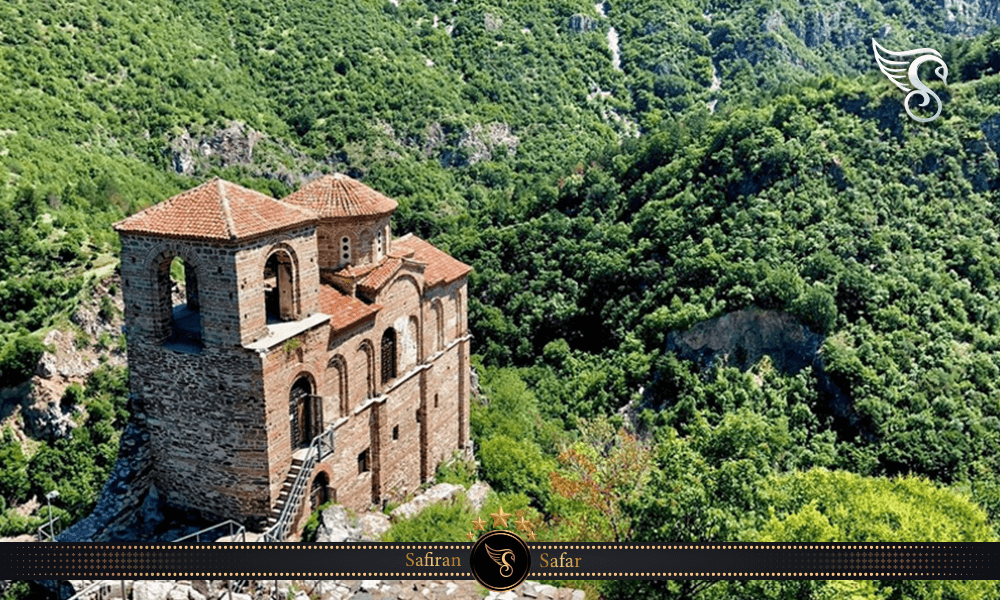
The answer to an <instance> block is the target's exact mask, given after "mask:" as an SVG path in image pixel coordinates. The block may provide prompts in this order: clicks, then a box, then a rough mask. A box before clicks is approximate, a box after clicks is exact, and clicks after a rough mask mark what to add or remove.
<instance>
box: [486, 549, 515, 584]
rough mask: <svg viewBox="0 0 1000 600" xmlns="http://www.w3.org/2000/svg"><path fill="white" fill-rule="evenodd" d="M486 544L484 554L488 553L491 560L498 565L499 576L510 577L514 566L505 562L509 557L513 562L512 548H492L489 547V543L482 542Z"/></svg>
mask: <svg viewBox="0 0 1000 600" xmlns="http://www.w3.org/2000/svg"><path fill="white" fill-rule="evenodd" d="M484 545H485V546H486V554H489V555H490V558H492V559H493V562H495V563H496V564H498V565H500V576H501V577H510V576H511V575H512V574H513V573H514V567H512V566H511V565H510V564H508V563H507V558H508V557H510V562H514V551H513V550H507V549H504V550H494V549H493V548H490V546H489V544H484Z"/></svg>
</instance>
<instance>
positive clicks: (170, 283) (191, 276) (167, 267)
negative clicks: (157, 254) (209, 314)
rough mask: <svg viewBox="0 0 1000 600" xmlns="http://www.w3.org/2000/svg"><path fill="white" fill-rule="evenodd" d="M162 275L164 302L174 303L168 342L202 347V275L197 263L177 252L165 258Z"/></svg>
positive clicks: (165, 340) (196, 347)
mask: <svg viewBox="0 0 1000 600" xmlns="http://www.w3.org/2000/svg"><path fill="white" fill-rule="evenodd" d="M161 269H163V271H164V272H163V273H162V275H163V276H164V277H163V279H165V280H166V281H165V284H166V285H162V286H161V293H162V294H163V295H164V298H162V299H161V300H162V305H164V306H169V307H170V319H169V324H168V331H167V332H166V335H165V336H164V343H165V344H171V345H177V346H179V347H188V348H191V349H200V348H201V346H202V341H201V302H200V301H199V298H198V275H197V273H196V272H195V269H194V267H192V266H191V265H190V264H188V263H185V262H184V259H183V258H181V257H179V256H175V257H174V258H173V259H172V260H169V261H167V260H165V261H163V266H162V267H161Z"/></svg>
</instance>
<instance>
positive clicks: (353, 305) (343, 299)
mask: <svg viewBox="0 0 1000 600" xmlns="http://www.w3.org/2000/svg"><path fill="white" fill-rule="evenodd" d="M319 310H320V312H322V313H325V314H328V315H330V326H331V327H333V329H334V331H342V330H344V329H347V328H348V327H350V326H351V325H354V324H356V323H359V322H361V321H363V320H365V319H366V318H367V317H370V316H372V315H374V314H375V313H377V312H378V311H380V310H382V305H380V304H365V303H364V302H362V301H361V300H358V299H357V298H355V297H353V296H345V295H344V294H341V293H340V292H339V291H337V289H335V288H333V287H330V286H328V285H321V286H320V288H319Z"/></svg>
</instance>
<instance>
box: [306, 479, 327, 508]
mask: <svg viewBox="0 0 1000 600" xmlns="http://www.w3.org/2000/svg"><path fill="white" fill-rule="evenodd" d="M329 487H330V478H329V477H327V476H326V473H323V472H320V474H319V475H317V476H316V478H315V479H313V481H312V486H311V488H310V490H309V513H310V514H312V513H314V512H316V509H317V508H319V507H320V506H321V505H323V504H325V503H326V501H327V500H329V499H330V492H329Z"/></svg>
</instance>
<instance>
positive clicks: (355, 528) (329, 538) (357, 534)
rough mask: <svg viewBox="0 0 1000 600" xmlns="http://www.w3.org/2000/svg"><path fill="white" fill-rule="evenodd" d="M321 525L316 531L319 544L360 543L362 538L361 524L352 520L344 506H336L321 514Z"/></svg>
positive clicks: (356, 520)
mask: <svg viewBox="0 0 1000 600" xmlns="http://www.w3.org/2000/svg"><path fill="white" fill-rule="evenodd" d="M320 519H321V521H320V525H319V529H318V530H317V531H316V541H317V542H324V543H325V542H333V543H340V542H360V541H361V537H362V529H361V524H360V522H359V521H358V519H357V518H356V517H355V518H351V517H350V515H348V514H347V511H346V510H345V509H344V507H343V506H340V505H339V504H334V505H333V506H331V507H330V508H328V509H326V510H324V511H323V512H322V513H320Z"/></svg>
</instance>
